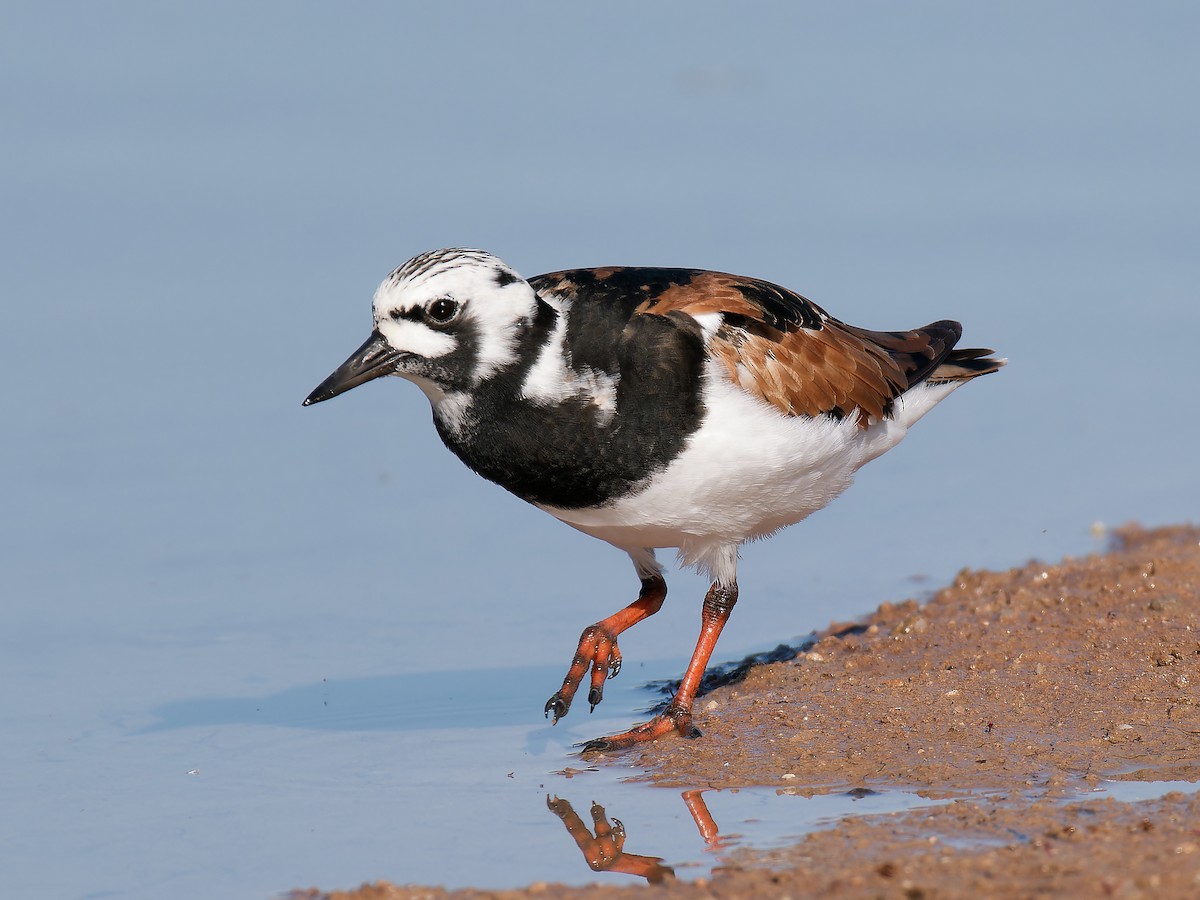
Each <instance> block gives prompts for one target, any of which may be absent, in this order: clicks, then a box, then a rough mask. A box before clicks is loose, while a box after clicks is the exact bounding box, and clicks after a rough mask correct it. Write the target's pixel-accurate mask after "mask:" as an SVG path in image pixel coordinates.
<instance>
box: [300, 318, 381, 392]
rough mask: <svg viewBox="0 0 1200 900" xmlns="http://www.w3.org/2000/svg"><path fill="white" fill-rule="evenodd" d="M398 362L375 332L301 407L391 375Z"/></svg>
mask: <svg viewBox="0 0 1200 900" xmlns="http://www.w3.org/2000/svg"><path fill="white" fill-rule="evenodd" d="M399 361H400V353H399V352H398V351H397V350H395V349H394V348H393V347H392V345H391V344H389V343H388V342H387V341H385V340H384V339H383V335H382V334H380V333H379V332H378V331H372V332H371V336H370V337H369V338H367V340H366V343H364V344H363V345H362V346H361V347H359V348H358V349H357V350H355V351H354V353H352V354H351V355H350V358H349V359H348V360H346V361H345V362H344V363H342V364H341V365H340V366H338V367H337V370H336V371H335V372H334V373H333V374H332V375H330V376H329V377H328V378H326V379H325V380H324V381H322V382H321V383H320V384H319V385H317V388H316V390H314V391H313V392H312V393H311V394H309V395H308V397H307V398H306V399H305V401H304V405H305V406H312V405H313V404H314V403H320V402H321V401H322V400H328V399H329V398H330V397H336V396H337V395H338V394H344V393H346V391H348V390H350V389H351V388H356V387H358V386H359V385H360V384H365V383H366V382H368V381H370V380H372V379H373V378H379V377H380V376H382V375H391V374H392V373H393V372H395V371H396V365H397V363H399Z"/></svg>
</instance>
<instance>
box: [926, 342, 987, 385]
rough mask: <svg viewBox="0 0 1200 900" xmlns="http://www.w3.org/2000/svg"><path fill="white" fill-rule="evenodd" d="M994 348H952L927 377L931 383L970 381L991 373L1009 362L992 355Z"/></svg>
mask: <svg viewBox="0 0 1200 900" xmlns="http://www.w3.org/2000/svg"><path fill="white" fill-rule="evenodd" d="M992 353H995V351H994V350H982V349H979V348H977V347H976V348H971V349H967V350H951V351H950V352H949V353H948V354H947V355H946V358H945V359H943V360H942V362H941V363H940V364H939V365H938V367H937V368H936V369H934V370H933V371H932V372H930V373H929V376H928V377H927V378H926V379H925V380H926V381H927V382H928V383H930V384H944V383H946V382H949V381H969V380H970V379H972V378H978V377H979V376H980V375H990V374H991V373H992V372H995V371H997V370H999V368H1000V367H1001V366H1003V365H1004V364H1005V363H1007V362H1008V360H1007V359H1003V358H1001V357H996V356H991V355H990V354H992Z"/></svg>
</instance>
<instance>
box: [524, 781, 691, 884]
mask: <svg viewBox="0 0 1200 900" xmlns="http://www.w3.org/2000/svg"><path fill="white" fill-rule="evenodd" d="M546 806H548V807H549V808H550V811H551V812H553V813H554V814H555V815H556V816H558V817H559V818H560V819H561V820H562V823H563V825H565V826H566V828H567V834H569V835H571V837H572V838H573V839H574V840H575V845H576V846H577V847H579V849H580V851H581V852H582V853H583V858H584V860H586V861H587V864H588V866H589V868H591V869H592V871H594V872H622V873H624V874H626V875H637V876H640V877H641V878H645V879H646V880H647V881H648V882H649V883H650V884H660V883H662V882H663V881H665V880H666V879H667V878H673V877H674V875H675V870H674V869H671V868H670V867H669V866H664V865H663V864H662V858H661V857H658V856H639V855H637V854H636V853H626V852H624V847H625V826H624V825H622V824H621V820H620V819H613V820H612V824H611V825H610V824H609V822H608V817H607V816H606V815H605V813H604V807H603V806H601V805H600V804H599V803H593V804H592V822H593V825H594V827H595V830H596V834H595V836H594V837H593V836H592V833H591V832H590V831H589V830H588V827H587V826H586V825H585V824H584V823H583V820H582V819H581V818H579V815H578V814H577V813H576V812H575V810H574V809H573V808H572V807H571V804H570V803H568V802H567V801H566V800H560V799H559V798H557V797H555V798H554V799H553V800H551V799H550V798H549V797H547V798H546Z"/></svg>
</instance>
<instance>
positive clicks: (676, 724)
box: [551, 582, 738, 753]
mask: <svg viewBox="0 0 1200 900" xmlns="http://www.w3.org/2000/svg"><path fill="white" fill-rule="evenodd" d="M737 596H738V589H737V582H734V583H733V584H732V585H730V586H729V587H724V586H722V585H720V584H718V583H716V582H713V586H712V587H710V588H709V589H708V594H707V595H705V597H704V608H703V609H702V610H701V613H700V638H699V640H697V641H696V650H695V652H694V653H693V654H692V660H691V662H689V663H688V667H687V671H686V672H684V674H683V681H682V682H681V683H680V685H679V690H677V691H676V692H675V696H674V697H673V698H672V699H671V703H670V705H669V706H668V707H667V708H666V709H665V710H663V711H662V712H661V713H659V714H658V715H657V716H655V717H654V718H653V719H651V720H650V721H649V722H643V723H642V724H641V725H635V726H634V727H633V728H630V729H629V730H628V731H624V732H622V733H621V734H614V735H612V736H611V737H603V738H597V739H596V740H594V741H588V742H587V743H586V744H584V745H583V752H584V753H587V752H589V751H592V750H625V749H627V748H629V747H632V746H633V745H634V744H640V743H643V742H645V741H653V740H656V739H657V738H660V737H662V736H663V735H665V734H669V733H670V732H672V731H678V732H679V733H680V734H682V735H683V736H684V737H689V738H694V737H700V730H699V729H698V728H696V726H695V725H693V724H692V702H693V701H694V700H695V699H696V691H697V690H698V689H699V688H700V679H701V678H703V677H704V669H705V667H706V666H707V665H708V660H709V658H710V657H711V656H712V652H713V648H714V647H715V646H716V645H717V639H718V638H719V637H720V636H721V629H723V628H724V627H725V623H726V622H727V621H729V614H730V613H731V612H732V611H733V605H734V604H735V603H737ZM556 696H557V695H556ZM551 699H553V698H551Z"/></svg>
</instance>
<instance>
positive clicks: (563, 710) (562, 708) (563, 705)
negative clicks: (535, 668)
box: [545, 694, 571, 725]
mask: <svg viewBox="0 0 1200 900" xmlns="http://www.w3.org/2000/svg"><path fill="white" fill-rule="evenodd" d="M570 708H571V704H570V703H568V702H567V701H566V700H564V699H563V697H562V695H561V694H555V695H554V696H553V697H551V698H550V699H549V700H547V701H546V708H545V713H546V718H547V719H548V718H550V713H554V721H553V722H551V723H550V724H551V725H557V724H558V720H559V719H561V718H562V717H563V716H565V715H566V714H567V710H569V709H570Z"/></svg>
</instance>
